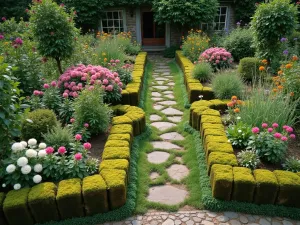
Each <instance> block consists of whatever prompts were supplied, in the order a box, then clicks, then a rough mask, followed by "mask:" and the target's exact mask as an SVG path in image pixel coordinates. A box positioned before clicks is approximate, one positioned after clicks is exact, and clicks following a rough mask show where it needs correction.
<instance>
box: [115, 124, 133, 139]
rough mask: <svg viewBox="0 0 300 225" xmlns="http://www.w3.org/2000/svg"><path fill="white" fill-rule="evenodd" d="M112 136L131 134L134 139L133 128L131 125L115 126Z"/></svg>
mask: <svg viewBox="0 0 300 225" xmlns="http://www.w3.org/2000/svg"><path fill="white" fill-rule="evenodd" d="M110 134H130V135H131V136H132V137H133V128H132V125H130V124H121V125H114V126H112V128H111V130H110Z"/></svg>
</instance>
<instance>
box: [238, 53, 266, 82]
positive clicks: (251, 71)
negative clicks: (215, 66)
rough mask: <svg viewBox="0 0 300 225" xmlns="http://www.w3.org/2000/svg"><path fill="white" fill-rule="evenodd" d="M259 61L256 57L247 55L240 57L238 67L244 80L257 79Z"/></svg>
mask: <svg viewBox="0 0 300 225" xmlns="http://www.w3.org/2000/svg"><path fill="white" fill-rule="evenodd" d="M260 64H261V62H260V60H259V59H258V58H254V57H247V58H243V59H241V61H240V63H239V67H238V71H239V74H240V75H241V76H242V77H243V78H244V79H245V80H249V81H252V80H258V79H259V76H260V73H259V66H260Z"/></svg>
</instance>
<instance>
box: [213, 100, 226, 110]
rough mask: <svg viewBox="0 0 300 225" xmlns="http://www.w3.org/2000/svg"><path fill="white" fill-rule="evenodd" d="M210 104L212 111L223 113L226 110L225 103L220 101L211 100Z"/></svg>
mask: <svg viewBox="0 0 300 225" xmlns="http://www.w3.org/2000/svg"><path fill="white" fill-rule="evenodd" d="M210 102H211V103H212V104H213V107H212V108H213V109H216V110H220V111H222V112H225V110H227V108H228V106H227V103H226V102H224V101H222V100H220V99H213V100H210Z"/></svg>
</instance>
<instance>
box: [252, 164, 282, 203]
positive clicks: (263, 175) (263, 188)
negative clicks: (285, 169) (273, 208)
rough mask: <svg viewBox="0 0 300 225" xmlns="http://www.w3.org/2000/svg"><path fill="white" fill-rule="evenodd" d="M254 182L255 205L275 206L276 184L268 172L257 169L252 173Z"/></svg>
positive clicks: (271, 174)
mask: <svg viewBox="0 0 300 225" xmlns="http://www.w3.org/2000/svg"><path fill="white" fill-rule="evenodd" d="M253 175H254V178H255V181H256V191H255V194H254V203H255V204H272V205H273V204H275V200H276V197H277V193H278V182H277V178H276V176H275V174H274V173H273V172H271V171H270V170H263V169H257V170H254V172H253Z"/></svg>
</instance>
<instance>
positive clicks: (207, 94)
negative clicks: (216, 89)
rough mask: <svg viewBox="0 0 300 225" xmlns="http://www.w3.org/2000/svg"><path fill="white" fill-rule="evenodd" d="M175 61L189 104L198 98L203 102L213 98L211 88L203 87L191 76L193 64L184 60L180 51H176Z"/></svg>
mask: <svg viewBox="0 0 300 225" xmlns="http://www.w3.org/2000/svg"><path fill="white" fill-rule="evenodd" d="M175 59H176V62H177V64H178V65H179V67H180V68H181V70H182V71H183V75H184V84H185V87H186V90H187V92H188V99H189V103H193V102H195V101H198V100H199V98H200V96H202V99H203V100H210V99H213V98H214V94H213V91H212V88H210V87H203V85H202V84H201V83H200V81H199V80H196V79H194V78H193V76H192V71H193V68H194V64H193V63H192V62H191V61H190V60H189V59H188V58H186V57H185V56H184V55H183V54H182V52H181V51H176V55H175Z"/></svg>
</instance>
